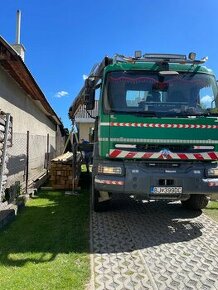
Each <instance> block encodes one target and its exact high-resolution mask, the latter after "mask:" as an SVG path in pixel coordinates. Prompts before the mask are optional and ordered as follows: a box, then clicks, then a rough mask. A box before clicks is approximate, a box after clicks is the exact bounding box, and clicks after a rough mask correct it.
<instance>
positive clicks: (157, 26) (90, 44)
mask: <svg viewBox="0 0 218 290" xmlns="http://www.w3.org/2000/svg"><path fill="white" fill-rule="evenodd" d="M17 9H20V10H21V11H22V29H21V42H22V43H23V44H24V46H25V48H26V57H25V63H26V65H27V66H28V68H29V70H30V71H31V73H32V75H33V76H34V78H35V79H36V81H37V83H38V84H39V86H40V88H41V89H42V91H43V92H44V94H45V96H46V97H47V99H48V101H49V103H50V104H51V106H52V107H53V109H54V110H55V112H56V113H57V115H58V116H59V117H60V118H61V119H62V121H63V123H64V125H65V126H67V127H69V126H70V121H69V119H68V108H69V106H70V105H71V103H72V101H73V99H74V98H75V96H76V95H77V93H78V92H79V90H80V89H81V87H82V85H83V77H82V76H83V74H88V73H89V71H90V69H91V68H92V66H93V65H94V64H95V63H96V62H99V61H101V59H102V58H103V57H104V56H105V55H109V56H113V55H114V54H115V53H120V54H125V55H133V54H134V51H135V50H142V52H143V53H145V52H163V53H182V54H183V53H184V54H188V53H189V52H190V51H195V52H196V53H197V56H198V57H199V58H201V57H203V56H208V57H209V61H208V62H207V66H208V67H210V68H212V69H213V70H214V72H215V73H216V75H218V49H217V43H218V40H217V37H218V1H217V0H207V1H203V0H198V1H197V0H189V1H188V0H152V1H151V0H138V1H135V0H110V1H103V0H92V1H91V0H62V1H60V0H44V1H39V0H31V1H27V0H7V1H1V9H0V35H1V36H3V37H4V38H5V39H6V40H7V41H8V42H9V43H14V42H15V23H16V10H17Z"/></svg>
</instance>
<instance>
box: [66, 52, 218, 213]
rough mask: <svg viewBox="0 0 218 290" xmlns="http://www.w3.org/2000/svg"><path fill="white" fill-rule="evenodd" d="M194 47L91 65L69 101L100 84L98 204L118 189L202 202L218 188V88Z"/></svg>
mask: <svg viewBox="0 0 218 290" xmlns="http://www.w3.org/2000/svg"><path fill="white" fill-rule="evenodd" d="M205 61H206V58H204V59H201V60H196V59H195V54H194V53H190V54H189V56H188V57H186V56H185V55H175V54H145V55H143V56H142V54H141V52H139V51H137V52H136V55H135V57H125V56H122V55H116V56H115V57H114V58H113V59H110V58H105V59H104V60H103V61H102V62H101V63H100V64H99V65H97V66H96V67H94V69H93V70H92V71H91V73H90V75H89V76H88V78H87V79H86V81H85V84H84V86H83V88H82V89H81V91H80V93H79V95H78V96H77V98H76V99H75V101H74V103H73V105H72V106H71V108H70V111H69V115H70V117H71V119H72V120H73V119H74V116H75V113H76V111H77V109H78V107H79V106H80V105H81V104H85V106H86V108H87V110H92V109H93V106H94V100H95V91H96V90H97V89H98V90H100V97H99V102H98V117H97V118H96V120H95V141H94V151H93V170H92V200H93V207H94V210H96V211H100V210H104V209H106V208H107V206H108V204H109V201H110V199H111V196H112V195H113V194H116V193H121V194H127V195H134V196H135V197H136V198H137V199H142V200H160V199H165V200H181V202H182V204H183V205H184V206H186V207H190V208H193V209H202V208H204V207H205V206H206V205H207V203H208V196H209V195H210V194H212V193H218V166H217V161H218V90H217V83H216V78H215V76H214V74H213V72H212V71H211V70H210V69H208V68H206V67H205V66H204V62H205Z"/></svg>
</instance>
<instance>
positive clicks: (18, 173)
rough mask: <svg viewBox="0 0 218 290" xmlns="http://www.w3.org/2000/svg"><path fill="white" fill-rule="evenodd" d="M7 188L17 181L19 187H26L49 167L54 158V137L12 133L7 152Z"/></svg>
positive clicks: (29, 133)
mask: <svg viewBox="0 0 218 290" xmlns="http://www.w3.org/2000/svg"><path fill="white" fill-rule="evenodd" d="M8 156H9V161H8V170H9V174H8V180H7V187H10V186H12V185H14V184H15V182H17V181H19V182H20V184H21V187H24V188H26V189H27V187H28V186H29V185H30V184H31V183H32V182H34V180H35V179H37V178H38V177H39V176H40V175H42V174H43V173H45V172H46V171H47V170H48V169H49V166H50V161H51V159H52V158H54V157H55V156H56V137H55V136H50V135H49V134H47V135H33V134H31V132H29V131H27V132H26V133H14V134H13V143H12V147H11V148H9V150H8Z"/></svg>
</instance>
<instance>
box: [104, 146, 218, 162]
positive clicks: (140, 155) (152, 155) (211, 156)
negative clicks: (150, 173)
mask: <svg viewBox="0 0 218 290" xmlns="http://www.w3.org/2000/svg"><path fill="white" fill-rule="evenodd" d="M109 157H111V158H127V159H177V160H218V152H207V153H172V152H169V153H165V152H161V151H160V152H134V151H126V150H119V149H111V150H110V153H109Z"/></svg>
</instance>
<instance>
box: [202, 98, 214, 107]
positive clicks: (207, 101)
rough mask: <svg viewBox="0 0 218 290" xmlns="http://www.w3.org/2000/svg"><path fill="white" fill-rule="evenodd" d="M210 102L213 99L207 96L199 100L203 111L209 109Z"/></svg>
mask: <svg viewBox="0 0 218 290" xmlns="http://www.w3.org/2000/svg"><path fill="white" fill-rule="evenodd" d="M212 101H213V97H211V96H208V95H207V96H204V97H203V98H201V105H202V106H203V108H205V109H207V108H211V103H212Z"/></svg>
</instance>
